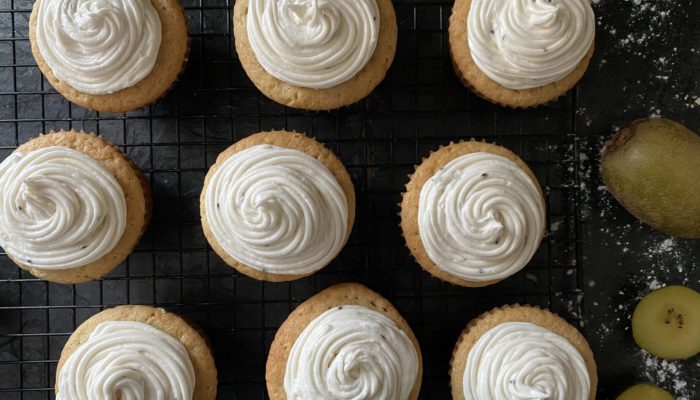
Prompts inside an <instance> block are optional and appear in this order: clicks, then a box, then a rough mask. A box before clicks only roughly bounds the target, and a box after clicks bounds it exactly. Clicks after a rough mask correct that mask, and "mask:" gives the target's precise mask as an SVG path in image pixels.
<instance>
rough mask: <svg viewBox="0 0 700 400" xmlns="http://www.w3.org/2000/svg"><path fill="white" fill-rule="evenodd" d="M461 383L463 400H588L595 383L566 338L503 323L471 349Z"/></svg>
mask: <svg viewBox="0 0 700 400" xmlns="http://www.w3.org/2000/svg"><path fill="white" fill-rule="evenodd" d="M463 387H464V398H465V400H496V399H512V400H530V399H548V400H587V399H588V398H589V394H590V391H591V381H590V377H589V373H588V369H587V367H586V363H585V361H584V359H583V356H582V355H581V353H580V352H579V351H578V350H577V349H576V347H574V346H573V345H572V344H571V342H569V341H568V340H567V339H566V338H564V337H562V336H560V335H558V334H556V333H554V332H552V331H550V330H548V329H546V328H543V327H541V326H539V325H535V324H532V323H529V322H505V323H501V324H498V325H496V326H495V327H493V328H491V329H490V330H488V331H486V332H485V333H484V334H483V335H481V337H480V338H479V339H478V340H477V341H476V343H475V344H474V345H473V347H472V348H471V349H470V350H469V354H468V356H467V363H466V367H465V369H464V376H463Z"/></svg>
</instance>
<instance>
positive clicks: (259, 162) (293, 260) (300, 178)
mask: <svg viewBox="0 0 700 400" xmlns="http://www.w3.org/2000/svg"><path fill="white" fill-rule="evenodd" d="M200 211H201V217H202V225H203V227H204V234H205V235H206V237H207V239H208V240H209V244H211V246H212V248H213V249H214V251H215V252H216V253H217V254H218V255H219V256H220V257H221V258H222V259H223V260H224V261H225V262H226V263H227V264H228V265H230V266H232V267H234V268H235V269H237V270H238V271H240V272H242V273H244V274H246V275H248V276H250V277H253V278H255V279H261V280H267V281H273V282H279V281H290V280H294V279H299V278H302V277H304V276H307V275H310V274H312V273H314V272H316V271H318V270H319V269H321V268H323V267H325V266H326V265H327V264H328V263H330V262H331V261H332V260H333V259H334V258H335V257H336V256H337V255H338V254H339V253H340V251H341V250H342V249H343V247H344V246H345V243H346V242H347V240H348V237H349V236H350V232H351V231H352V225H353V222H354V220H355V190H354V188H353V186H352V181H351V180H350V176H349V175H348V173H347V171H346V170H345V167H344V166H343V164H342V163H341V162H340V160H339V159H338V158H337V157H336V156H335V155H334V154H333V153H332V152H331V151H330V150H328V149H327V148H326V147H325V146H323V145H322V144H320V143H318V142H317V141H315V140H313V139H310V138H308V137H306V136H305V135H304V134H301V133H290V132H284V131H273V132H261V133H257V134H255V135H252V136H249V137H248V138H246V139H243V140H241V141H239V142H237V143H235V144H234V145H233V146H231V147H229V148H228V149H226V150H225V151H224V152H222V153H221V154H220V155H219V157H218V158H217V160H216V163H215V164H214V165H213V166H212V167H211V169H210V170H209V172H208V173H207V176H206V179H205V181H204V189H203V190H202V195H201V199H200Z"/></svg>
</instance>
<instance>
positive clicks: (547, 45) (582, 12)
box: [449, 0, 595, 107]
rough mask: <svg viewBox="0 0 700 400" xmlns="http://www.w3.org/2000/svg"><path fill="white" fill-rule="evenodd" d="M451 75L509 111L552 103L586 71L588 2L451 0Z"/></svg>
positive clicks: (590, 31) (591, 20) (590, 33)
mask: <svg viewBox="0 0 700 400" xmlns="http://www.w3.org/2000/svg"><path fill="white" fill-rule="evenodd" d="M449 35H450V36H449V37H450V52H451V54H452V62H453V64H454V67H455V72H456V73H457V75H458V76H459V77H460V79H461V80H462V81H463V83H464V84H465V85H466V86H467V87H469V88H470V89H472V90H473V91H474V92H475V93H476V94H478V95H480V96H481V97H483V98H485V99H487V100H489V101H491V102H493V103H497V104H501V105H505V106H509V107H532V106H536V105H539V104H544V103H548V102H550V101H552V100H555V99H557V98H558V97H560V96H561V95H563V94H564V93H566V92H567V91H568V90H569V89H571V88H572V87H573V86H574V85H575V84H576V82H578V81H579V80H580V79H581V77H582V76H583V74H584V73H585V72H586V69H587V68H588V63H589V61H590V59H591V56H592V55H593V47H594V38H595V15H594V14H593V9H592V8H591V4H590V1H589V0H456V1H455V4H454V7H453V9H452V15H451V16H450V28H449Z"/></svg>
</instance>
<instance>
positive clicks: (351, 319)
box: [265, 283, 423, 400]
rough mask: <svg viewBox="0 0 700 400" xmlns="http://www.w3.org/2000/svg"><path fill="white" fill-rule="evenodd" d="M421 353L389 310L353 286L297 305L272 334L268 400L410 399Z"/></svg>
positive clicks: (334, 289)
mask: <svg viewBox="0 0 700 400" xmlns="http://www.w3.org/2000/svg"><path fill="white" fill-rule="evenodd" d="M422 374H423V365H422V358H421V353H420V347H419V345H418V341H417V340H416V337H415V336H414V335H413V332H412V331H411V328H410V327H409V326H408V324H407V323H406V321H405V320H404V319H403V318H402V317H401V315H400V314H399V312H398V311H397V310H396V308H394V306H393V305H392V304H391V303H389V301H387V300H386V299H385V298H383V297H382V296H380V295H379V294H377V293H375V292H373V291H371V290H370V289H368V288H366V287H364V286H362V285H359V284H356V283H345V284H340V285H335V286H332V287H330V288H328V289H326V290H324V291H322V292H321V293H319V294H317V295H315V296H313V297H312V298H310V299H309V300H307V301H305V302H304V303H302V304H301V305H299V307H297V308H296V309H295V310H294V311H293V312H292V313H291V314H290V315H289V317H288V318H287V320H286V321H285V322H284V323H283V324H282V326H281V327H280V329H279V331H277V334H276V335H275V339H274V341H273V342H272V345H271V347H270V354H269V356H268V358H267V367H266V372H265V381H266V382H267V390H268V393H269V395H270V399H271V400H287V399H288V400H297V399H298V400H301V399H358V400H360V399H361V400H415V399H417V398H418V394H419V392H420V386H421V377H422Z"/></svg>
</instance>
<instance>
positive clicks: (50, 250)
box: [0, 146, 127, 270]
mask: <svg viewBox="0 0 700 400" xmlns="http://www.w3.org/2000/svg"><path fill="white" fill-rule="evenodd" d="M126 219H127V209H126V199H125V197H124V192H123V191H122V188H121V186H120V185H119V182H117V180H116V178H115V177H114V175H113V174H112V173H111V172H110V171H109V170H107V169H106V168H105V167H103V166H102V165H101V164H99V163H98V162H97V161H95V160H94V159H92V158H90V157H88V156H87V155H85V154H83V153H81V152H79V151H76V150H72V149H69V148H67V147H60V146H53V147H44V148H41V149H38V150H35V151H31V152H28V153H20V152H15V153H13V154H12V155H10V157H8V158H7V159H5V161H3V162H2V164H0V245H1V246H2V247H3V248H4V249H5V251H6V252H7V254H8V255H9V256H10V257H12V258H13V259H15V260H16V261H17V262H19V263H21V264H23V265H27V266H30V267H32V268H37V269H47V270H48V269H70V268H77V267H82V266H85V265H88V264H90V263H91V262H94V261H97V260H98V259H100V258H101V257H102V256H104V255H106V254H108V253H109V252H110V251H112V250H113V249H114V247H115V246H116V245H117V244H118V243H119V240H121V237H122V235H123V234H124V230H125V229H126Z"/></svg>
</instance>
